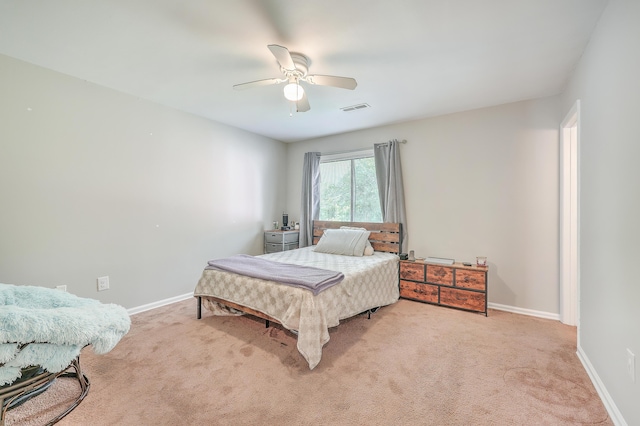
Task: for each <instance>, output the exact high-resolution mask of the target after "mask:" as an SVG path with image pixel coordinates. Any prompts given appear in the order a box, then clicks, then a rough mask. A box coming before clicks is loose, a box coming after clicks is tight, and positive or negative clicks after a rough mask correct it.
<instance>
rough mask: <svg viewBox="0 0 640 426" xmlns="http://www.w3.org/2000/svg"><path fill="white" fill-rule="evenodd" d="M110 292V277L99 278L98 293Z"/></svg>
mask: <svg viewBox="0 0 640 426" xmlns="http://www.w3.org/2000/svg"><path fill="white" fill-rule="evenodd" d="M105 290H109V277H99V278H98V291H105Z"/></svg>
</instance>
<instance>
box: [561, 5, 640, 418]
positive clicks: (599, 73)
mask: <svg viewBox="0 0 640 426" xmlns="http://www.w3.org/2000/svg"><path fill="white" fill-rule="evenodd" d="M639 41H640V2H638V1H637V0H633V1H631V0H622V1H621V0H611V1H610V2H609V5H608V6H607V8H606V9H605V12H604V13H603V15H602V18H601V19H600V22H599V23H598V26H597V28H596V30H595V31H594V33H593V35H592V38H591V41H590V43H589V46H588V47H587V49H586V51H585V53H584V55H583V57H582V59H581V61H580V63H579V65H578V67H577V68H576V71H575V72H574V75H573V77H572V78H571V80H570V82H569V86H568V89H567V91H566V93H565V94H564V96H563V99H562V100H563V113H564V114H566V113H567V112H568V111H569V109H570V108H571V106H572V105H573V103H574V102H575V101H576V100H577V99H579V100H580V106H581V117H580V200H579V205H580V207H579V215H580V249H579V250H580V300H581V303H580V326H579V343H580V348H579V352H581V353H582V354H583V356H584V357H585V359H586V361H587V365H588V367H590V368H592V369H593V370H592V372H593V373H595V374H596V375H597V376H598V378H599V380H600V381H601V383H602V385H603V389H604V390H605V391H606V393H605V395H606V396H607V398H606V401H608V402H611V403H612V406H613V408H614V409H615V410H614V411H617V412H619V413H620V416H621V417H623V418H624V421H626V424H629V425H638V424H640V405H639V404H638V402H640V309H639V308H638V303H639V301H640V280H639V279H638V266H637V264H638V258H639V256H640V250H639V249H638V247H640V246H639V244H638V242H639V241H640V221H639V218H640V190H639V184H640V167H639V166H638V159H639V158H640V120H639V119H638V114H639V113H640V77H639V76H640V44H639ZM627 348H628V349H631V351H632V352H633V353H634V354H635V356H636V362H635V368H636V382H635V383H633V382H632V380H631V378H630V377H629V375H628V373H627V353H626V350H627ZM618 410H619V411H618ZM618 424H622V422H621V421H620V423H618Z"/></svg>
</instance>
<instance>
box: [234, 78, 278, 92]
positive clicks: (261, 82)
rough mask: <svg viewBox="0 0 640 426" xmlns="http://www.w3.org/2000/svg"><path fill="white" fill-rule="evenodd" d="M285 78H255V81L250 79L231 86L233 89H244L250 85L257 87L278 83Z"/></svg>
mask: <svg viewBox="0 0 640 426" xmlns="http://www.w3.org/2000/svg"><path fill="white" fill-rule="evenodd" d="M284 81H286V80H283V79H281V78H267V79H266V80H256V81H250V82H248V83H241V84H236V85H234V86H233V88H234V89H235V90H244V89H250V88H252V87H259V86H269V85H272V84H280V83H282V82H284Z"/></svg>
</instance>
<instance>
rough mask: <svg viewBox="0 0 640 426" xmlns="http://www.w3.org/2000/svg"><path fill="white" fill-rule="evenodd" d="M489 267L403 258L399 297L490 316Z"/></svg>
mask: <svg viewBox="0 0 640 426" xmlns="http://www.w3.org/2000/svg"><path fill="white" fill-rule="evenodd" d="M487 278H488V268H481V267H477V266H464V265H462V264H461V263H454V264H453V265H441V264H436V263H425V262H420V261H415V262H412V261H408V260H401V261H400V297H402V298H405V299H411V300H418V301H420V302H426V303H432V304H434V305H441V306H448V307H450V308H457V309H464V310H466V311H472V312H480V313H483V314H485V316H486V315H487V284H488V282H487Z"/></svg>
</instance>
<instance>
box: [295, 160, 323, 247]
mask: <svg viewBox="0 0 640 426" xmlns="http://www.w3.org/2000/svg"><path fill="white" fill-rule="evenodd" d="M300 198H301V206H300V247H306V246H310V245H313V221H314V220H318V217H319V215H320V153H319V152H307V153H305V154H304V164H303V166H302V196H301V197H300Z"/></svg>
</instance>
